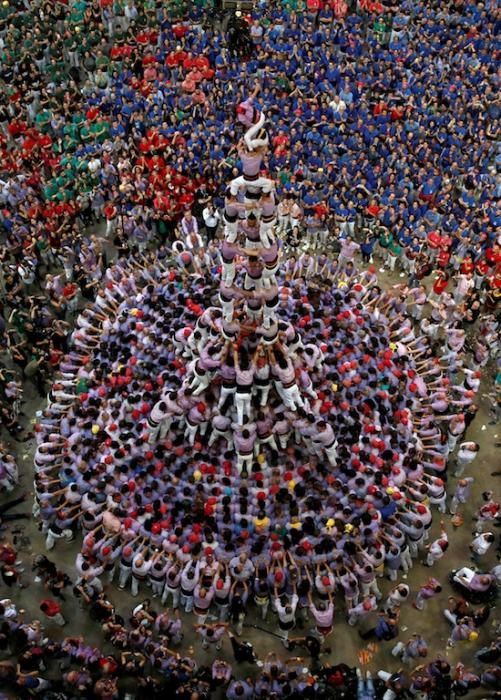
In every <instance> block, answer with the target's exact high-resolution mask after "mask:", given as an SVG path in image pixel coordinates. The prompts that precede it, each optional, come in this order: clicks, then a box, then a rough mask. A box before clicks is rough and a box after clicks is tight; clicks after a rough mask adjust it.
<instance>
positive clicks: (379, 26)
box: [372, 17, 387, 44]
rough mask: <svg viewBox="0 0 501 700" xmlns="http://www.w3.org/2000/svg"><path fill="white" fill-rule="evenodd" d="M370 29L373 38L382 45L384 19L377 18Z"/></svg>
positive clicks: (384, 32)
mask: <svg viewBox="0 0 501 700" xmlns="http://www.w3.org/2000/svg"><path fill="white" fill-rule="evenodd" d="M372 29H373V31H374V36H375V37H376V39H377V41H379V43H380V44H382V43H383V42H384V40H385V36H386V32H387V27H386V23H385V20H384V17H378V18H377V19H376V21H375V22H374V25H373V27H372Z"/></svg>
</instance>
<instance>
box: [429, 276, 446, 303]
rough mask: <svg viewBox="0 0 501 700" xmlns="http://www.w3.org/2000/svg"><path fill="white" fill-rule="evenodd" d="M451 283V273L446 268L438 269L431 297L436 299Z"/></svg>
mask: <svg viewBox="0 0 501 700" xmlns="http://www.w3.org/2000/svg"><path fill="white" fill-rule="evenodd" d="M448 284H449V273H448V272H446V271H445V270H437V272H436V273H435V280H434V282H433V285H432V291H431V293H430V299H436V298H437V297H439V296H440V295H441V294H442V292H444V291H445V290H446V289H447V286H448Z"/></svg>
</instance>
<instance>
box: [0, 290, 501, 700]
mask: <svg viewBox="0 0 501 700" xmlns="http://www.w3.org/2000/svg"><path fill="white" fill-rule="evenodd" d="M396 279H398V277H397V278H396ZM385 281H387V282H391V280H389V279H388V280H385ZM393 281H396V280H393ZM398 281H401V280H398ZM486 375H487V376H486V379H485V387H482V388H483V390H485V389H487V383H488V382H491V381H492V377H491V376H490V372H489V371H488V372H486ZM26 399H27V402H26V404H25V405H24V408H23V410H24V412H25V413H26V418H25V419H24V420H25V421H26V424H30V423H33V422H34V417H35V412H36V411H37V410H39V409H40V408H41V407H42V406H43V404H44V401H43V400H41V399H40V398H39V397H35V396H34V395H33V392H32V391H31V388H30V387H27V389H26ZM468 439H473V440H476V441H478V442H479V443H480V444H481V451H480V455H479V457H478V459H477V461H476V462H475V464H474V465H473V467H470V472H466V475H471V476H474V477H475V484H474V486H473V489H472V497H471V499H470V502H469V504H468V507H467V508H466V509H465V511H464V515H465V522H464V525H463V526H462V527H460V528H458V529H457V530H454V528H453V526H452V524H451V522H450V518H451V516H450V515H447V516H445V521H446V525H447V529H448V533H449V538H450V543H451V544H450V547H449V550H448V552H447V555H446V556H445V557H444V558H443V559H442V561H441V562H439V564H438V565H436V566H435V567H434V569H428V568H425V567H423V566H421V565H420V564H415V566H414V568H413V570H412V571H411V572H410V574H409V578H408V580H407V583H408V584H409V585H410V587H411V591H413V592H414V591H417V589H418V588H419V586H420V585H421V584H422V583H424V582H425V581H426V579H427V578H428V576H429V575H430V574H431V573H433V575H434V576H436V577H437V578H439V579H440V580H441V581H442V582H443V583H444V589H443V592H442V593H441V595H440V596H437V597H436V598H435V599H433V600H432V601H431V602H430V603H429V604H428V606H427V609H426V610H425V611H424V612H418V611H416V610H414V609H413V608H412V607H411V605H410V604H408V605H406V606H405V607H404V608H403V609H402V614H401V622H400V629H401V634H400V639H402V640H403V641H406V640H407V639H408V637H410V635H411V634H412V633H413V632H420V633H422V634H423V636H424V637H425V639H426V640H427V641H428V643H429V645H430V655H429V657H428V658H433V655H436V654H438V653H442V654H444V655H445V656H447V658H448V659H449V661H450V662H451V663H455V662H457V661H459V660H462V661H463V662H464V663H465V664H466V665H467V666H468V665H469V664H470V663H472V657H473V652H474V651H475V650H476V649H478V648H480V646H482V645H483V643H484V641H485V640H486V639H487V638H488V636H489V634H490V631H491V630H490V628H491V626H492V625H494V624H496V622H497V621H498V620H497V618H499V611H496V610H493V611H492V615H491V619H490V620H489V621H488V622H487V623H486V624H485V625H484V627H483V628H482V629H481V632H480V637H479V639H478V641H477V642H475V643H474V644H473V643H470V642H463V643H462V644H460V645H459V646H457V647H455V648H453V649H446V640H447V635H448V631H449V624H448V622H447V621H446V620H445V618H444V617H443V615H442V609H443V608H444V607H445V605H446V603H447V597H448V596H449V595H451V594H452V589H451V587H450V585H449V584H448V583H447V574H448V573H449V571H450V570H451V569H453V568H457V567H459V566H462V565H464V564H466V563H468V562H469V553H468V543H469V542H470V540H471V537H472V530H473V523H472V520H471V517H472V513H473V511H474V510H475V509H476V507H478V504H479V503H480V498H481V493H482V491H484V490H485V489H486V488H490V489H494V490H495V491H497V493H498V494H499V493H500V482H499V477H492V476H491V472H493V471H495V470H498V469H500V464H501V460H500V451H499V448H497V447H496V446H495V444H496V443H499V442H500V440H501V425H499V424H498V426H490V425H488V417H487V410H486V406H485V405H482V406H481V409H480V411H479V413H478V415H477V417H476V419H475V421H474V422H473V424H472V426H471V427H470V429H469V431H468ZM13 449H14V451H15V453H16V454H17V457H18V460H19V467H20V473H21V481H20V484H19V486H18V488H17V489H16V491H15V492H14V494H13V495H14V496H16V495H19V494H21V493H23V492H31V490H32V483H31V466H32V454H33V449H34V446H33V443H32V442H28V443H14V446H13ZM454 485H455V479H453V478H451V479H450V482H449V490H450V489H454ZM1 498H2V499H3V498H4V496H2V497H1ZM28 503H29V501H28ZM18 509H19V508H18ZM439 521H440V517H439V514H437V513H436V511H435V513H434V524H433V529H432V535H431V539H434V536H435V534H436V533H437V531H438V527H439ZM21 523H22V533H20V534H17V535H13V536H15V537H16V538H17V546H18V547H19V549H20V550H21V558H22V560H23V562H24V566H25V569H26V571H25V573H24V577H25V581H26V583H28V584H29V585H28V587H27V588H25V589H24V590H21V591H15V592H14V591H12V592H10V591H9V592H7V595H10V594H11V593H12V597H13V598H15V599H16V600H17V601H18V604H19V607H21V608H24V609H25V610H26V618H27V619H33V618H38V617H39V610H38V605H39V600H40V599H41V598H42V597H43V595H44V590H43V587H42V586H41V584H37V583H34V582H33V577H32V575H31V572H30V559H31V555H32V554H33V553H36V552H43V551H44V550H45V548H44V539H43V538H42V537H41V535H40V533H39V531H38V523H37V522H36V521H35V520H34V519H31V520H29V521H26V522H25V521H21ZM12 530H13V531H16V530H19V527H17V526H14V527H13V528H12ZM2 535H4V536H6V537H7V538H8V537H9V533H8V532H4V533H2ZM78 549H79V542H78V540H77V541H75V542H74V543H72V544H65V543H62V541H59V542H58V543H57V544H56V548H55V549H54V550H53V551H52V552H51V554H50V558H51V559H53V560H54V561H55V562H56V563H57V565H58V566H59V567H60V568H62V569H64V570H65V571H66V572H67V573H68V574H69V575H70V577H72V578H75V576H74V574H73V562H74V558H75V555H76V553H77V551H78ZM492 549H493V548H491V550H492ZM495 560H496V558H495V552H494V551H491V552H490V553H489V554H488V555H487V556H486V557H485V568H491V567H492V566H493V565H494V564H495V563H496V561H495ZM392 585H393V584H391V583H390V582H389V581H387V580H386V579H383V580H381V581H380V588H381V590H382V592H383V594H385V593H386V592H387V591H388V590H389V589H390V588H391V587H392ZM106 591H107V593H108V595H109V598H110V599H111V600H112V601H113V603H114V604H115V605H116V607H117V609H118V611H119V612H120V613H121V614H122V615H124V617H125V618H126V619H127V618H128V615H129V613H130V610H131V607H132V606H133V603H134V604H137V602H139V600H140V597H141V595H143V597H147V596H148V592H149V591H148V589H146V590H144V592H140V596H139V598H137V599H133V598H132V597H131V596H130V595H129V594H128V593H127V592H122V591H119V590H118V588H116V587H115V586H114V585H111V586H108V587H107V589H106ZM158 607H159V604H158V603H157V608H158ZM63 610H64V615H65V617H66V618H67V619H68V620H69V624H68V625H67V626H66V627H65V628H64V630H62V629H61V628H59V627H57V626H54V627H52V628H51V627H49V628H48V632H49V634H50V635H51V636H53V637H54V638H60V637H61V636H63V635H68V634H75V635H84V636H85V637H86V638H87V640H88V641H89V642H92V643H96V644H99V645H103V641H102V637H101V633H100V629H99V626H98V625H97V624H96V623H95V622H93V621H91V620H90V619H89V618H88V616H87V615H86V613H85V612H84V611H82V610H81V609H80V607H79V602H77V601H76V600H75V599H73V597H72V594H71V592H68V593H67V601H66V603H64V604H63ZM247 621H248V622H250V623H253V622H258V621H257V620H255V618H254V615H252V614H251V615H249V616H248V620H247ZM183 622H184V626H185V640H184V643H183V646H182V648H181V650H182V651H184V652H185V653H194V654H195V655H196V658H197V661H198V663H199V664H204V663H207V662H211V660H212V658H213V656H212V655H211V654H209V653H207V652H205V651H204V650H203V649H202V648H201V644H200V643H199V642H198V639H195V637H194V634H193V630H192V627H191V625H192V624H193V622H194V620H193V618H192V617H191V616H186V615H183ZM259 624H260V623H259ZM263 627H265V628H266V629H267V630H269V631H270V632H271V631H273V630H274V629H276V621H275V617H274V616H273V615H272V614H271V613H270V616H269V620H268V621H267V623H265V624H264V625H263ZM298 633H299V634H301V630H298ZM242 638H243V639H247V640H249V641H251V642H252V643H253V644H254V647H255V649H256V652H257V654H258V656H259V657H260V658H263V657H264V656H265V655H266V653H268V652H269V651H277V652H278V653H279V654H281V655H288V652H286V651H285V650H284V648H283V647H282V645H281V644H280V641H279V640H278V639H276V638H275V637H274V636H272V634H267V633H266V632H264V631H261V630H256V629H253V628H252V627H248V628H245V629H244V634H243V637H242ZM329 644H330V647H331V654H330V655H329V656H328V657H326V660H329V661H331V662H332V663H339V662H345V663H347V664H349V665H354V666H358V665H360V664H359V660H358V652H359V651H360V650H361V649H362V648H364V647H363V646H362V645H363V644H364V643H363V642H361V640H360V639H359V637H358V632H357V629H356V628H353V627H350V626H349V625H347V623H346V622H345V619H344V610H343V606H342V604H341V603H339V606H338V609H337V613H336V624H335V628H334V633H333V635H332V637H331V638H330V640H329ZM392 646H393V644H392V643H391V642H385V643H383V644H380V645H379V648H378V650H377V651H376V653H375V655H374V657H373V658H372V660H371V661H370V663H369V665H368V668H370V669H371V670H373V671H377V670H378V669H386V670H390V671H392V670H396V669H397V668H399V667H400V665H401V664H400V663H399V661H398V660H396V659H395V658H393V657H392V656H391V653H390V650H391V648H392ZM219 655H220V656H222V657H223V658H227V659H228V660H231V649H230V644H229V641H228V640H226V641H225V642H224V645H223V651H222V652H220V654H219ZM240 673H241V674H244V673H245V674H248V673H252V668H251V667H249V666H246V665H242V667H241V670H240ZM484 695H485V693H484V692H483V691H478V693H477V692H476V693H471V694H470V695H469V696H468V697H471V698H482V697H484Z"/></svg>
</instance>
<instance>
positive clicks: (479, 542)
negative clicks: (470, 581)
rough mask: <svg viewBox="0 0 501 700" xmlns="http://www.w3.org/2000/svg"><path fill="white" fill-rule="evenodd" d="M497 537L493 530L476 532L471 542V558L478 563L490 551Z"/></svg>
mask: <svg viewBox="0 0 501 700" xmlns="http://www.w3.org/2000/svg"><path fill="white" fill-rule="evenodd" d="M495 539H496V538H495V537H494V534H493V533H492V532H484V533H476V534H475V537H474V538H473V540H472V541H471V543H470V550H471V558H472V559H473V561H474V562H475V563H478V562H479V559H480V557H482V556H484V554H486V553H487V552H488V550H489V549H490V547H491V545H492V544H493V542H494V540H495Z"/></svg>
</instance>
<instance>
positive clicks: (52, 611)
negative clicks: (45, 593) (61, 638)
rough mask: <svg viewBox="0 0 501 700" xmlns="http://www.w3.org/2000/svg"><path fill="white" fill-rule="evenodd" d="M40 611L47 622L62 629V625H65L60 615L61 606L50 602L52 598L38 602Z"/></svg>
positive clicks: (65, 622) (53, 601)
mask: <svg viewBox="0 0 501 700" xmlns="http://www.w3.org/2000/svg"><path fill="white" fill-rule="evenodd" d="M40 610H41V611H42V612H43V614H44V615H45V616H46V617H48V618H49V620H53V621H54V622H55V623H56V625H59V626H60V627H64V625H66V624H67V621H66V620H65V619H64V617H63V615H62V613H61V606H60V605H59V603H57V602H56V601H55V600H52V598H44V599H43V600H42V601H41V602H40Z"/></svg>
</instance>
